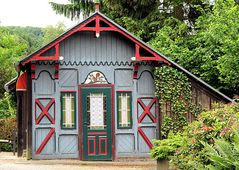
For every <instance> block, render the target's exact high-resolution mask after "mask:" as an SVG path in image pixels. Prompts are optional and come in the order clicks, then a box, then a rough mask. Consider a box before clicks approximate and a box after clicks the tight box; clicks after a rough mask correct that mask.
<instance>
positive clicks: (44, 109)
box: [36, 99, 55, 125]
mask: <svg viewBox="0 0 239 170" xmlns="http://www.w3.org/2000/svg"><path fill="white" fill-rule="evenodd" d="M53 103H55V99H51V101H50V102H49V103H48V104H47V106H46V107H44V106H43V105H42V104H41V103H40V101H39V100H38V99H36V104H37V105H38V106H39V107H40V109H41V110H42V112H41V114H40V116H39V117H38V118H37V117H36V125H38V124H39V122H40V121H41V119H42V118H43V117H44V116H46V117H47V118H48V119H49V120H50V122H51V123H52V124H55V120H54V119H53V118H52V117H51V116H50V114H49V113H48V111H49V109H50V107H51V106H52V105H53Z"/></svg>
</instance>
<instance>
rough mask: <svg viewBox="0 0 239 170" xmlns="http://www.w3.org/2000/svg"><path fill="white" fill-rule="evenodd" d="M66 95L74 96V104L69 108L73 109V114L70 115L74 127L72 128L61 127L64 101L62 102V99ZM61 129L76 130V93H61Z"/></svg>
mask: <svg viewBox="0 0 239 170" xmlns="http://www.w3.org/2000/svg"><path fill="white" fill-rule="evenodd" d="M67 94H72V95H73V96H74V102H73V103H72V105H71V107H72V108H73V109H74V113H73V115H72V118H73V119H74V120H73V122H74V126H72V127H65V126H64V125H63V123H64V116H65V115H64V112H63V108H64V107H65V106H64V101H63V97H64V96H65V95H67ZM61 129H76V92H61Z"/></svg>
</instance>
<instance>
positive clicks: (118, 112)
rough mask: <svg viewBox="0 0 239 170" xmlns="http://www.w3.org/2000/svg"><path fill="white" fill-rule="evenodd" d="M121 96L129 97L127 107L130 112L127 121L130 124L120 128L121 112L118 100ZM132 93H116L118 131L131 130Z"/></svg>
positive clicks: (119, 100)
mask: <svg viewBox="0 0 239 170" xmlns="http://www.w3.org/2000/svg"><path fill="white" fill-rule="evenodd" d="M121 94H123V95H125V94H127V95H128V96H129V103H128V107H129V108H130V111H129V112H128V111H127V113H128V115H127V116H128V119H129V120H130V121H129V122H130V124H129V125H128V126H120V117H121V112H120V111H119V109H120V106H121V102H122V101H121V99H120V97H119V96H120V95H121ZM132 124H133V121H132V93H131V92H117V128H118V129H131V128H132Z"/></svg>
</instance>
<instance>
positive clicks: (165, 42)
mask: <svg viewBox="0 0 239 170" xmlns="http://www.w3.org/2000/svg"><path fill="white" fill-rule="evenodd" d="M238 17H239V6H238V4H237V3H235V2H234V1H233V0H218V1H216V3H215V5H214V7H213V8H212V11H207V12H204V14H203V15H202V16H200V17H199V18H198V19H197V20H196V22H195V29H194V30H190V29H189V27H188V26H187V25H186V24H185V23H184V22H181V21H180V20H178V19H175V18H172V17H171V18H168V19H167V20H165V22H167V23H169V24H167V23H166V24H164V25H165V26H164V27H163V28H162V29H160V30H159V31H157V33H156V36H155V37H154V38H152V39H151V41H150V42H149V43H150V44H151V45H152V46H153V47H154V48H156V49H158V50H159V51H161V52H162V53H163V54H165V55H166V56H168V57H170V58H171V59H173V60H174V61H176V62H178V63H179V64H180V65H182V66H183V67H184V68H186V69H188V70H189V71H191V72H192V73H194V74H195V75H197V76H199V77H201V78H202V79H203V80H204V81H206V82H208V83H209V84H211V85H212V86H214V87H215V88H218V89H219V90H221V91H222V92H224V93H226V94H227V95H229V96H231V97H232V96H233V94H239V91H238V89H239V77H238V75H239V64H238V63H239V59H238V51H239V46H238V39H239V32H238V31H239V18H238ZM222 23H224V24H222Z"/></svg>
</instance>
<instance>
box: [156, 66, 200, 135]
mask: <svg viewBox="0 0 239 170" xmlns="http://www.w3.org/2000/svg"><path fill="white" fill-rule="evenodd" d="M154 74H155V85H156V92H155V93H156V94H155V95H156V97H158V98H159V103H160V110H161V113H163V115H164V117H163V123H162V128H161V133H162V137H163V138H167V136H168V133H169V132H170V131H172V132H173V133H175V134H176V133H177V132H179V131H182V129H183V127H184V126H186V125H187V124H188V121H187V116H188V114H192V115H193V116H194V117H196V116H197V115H198V113H200V112H201V111H202V109H201V107H198V106H196V105H194V104H193V103H192V90H191V83H190V81H189V79H188V77H187V76H186V75H184V74H183V73H182V72H179V71H178V70H177V69H175V68H172V67H168V66H162V67H158V68H156V69H155V72H154ZM166 105H168V107H170V112H171V114H170V116H169V115H167V114H166V112H167V110H166V111H165V110H164V106H166ZM168 107H167V108H168Z"/></svg>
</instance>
